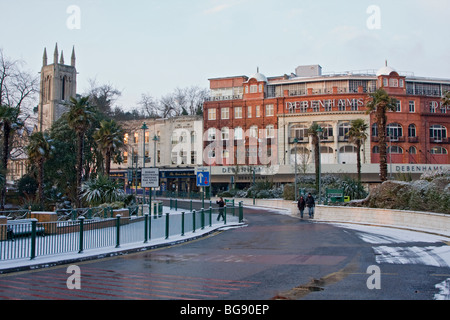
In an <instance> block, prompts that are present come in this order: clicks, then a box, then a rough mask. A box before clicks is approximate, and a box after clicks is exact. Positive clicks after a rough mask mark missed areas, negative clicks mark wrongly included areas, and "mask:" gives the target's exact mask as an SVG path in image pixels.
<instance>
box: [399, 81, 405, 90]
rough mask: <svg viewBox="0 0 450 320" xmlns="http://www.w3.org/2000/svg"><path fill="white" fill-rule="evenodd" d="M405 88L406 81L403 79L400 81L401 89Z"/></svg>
mask: <svg viewBox="0 0 450 320" xmlns="http://www.w3.org/2000/svg"><path fill="white" fill-rule="evenodd" d="M404 87H405V81H404V80H403V79H400V88H404Z"/></svg>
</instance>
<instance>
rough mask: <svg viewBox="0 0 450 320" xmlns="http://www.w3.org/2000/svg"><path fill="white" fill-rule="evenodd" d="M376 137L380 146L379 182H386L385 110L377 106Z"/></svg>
mask: <svg viewBox="0 0 450 320" xmlns="http://www.w3.org/2000/svg"><path fill="white" fill-rule="evenodd" d="M377 110H378V116H377V122H378V136H379V138H380V140H379V146H380V180H381V182H384V181H386V180H387V155H386V154H387V150H386V122H387V119H386V108H385V107H384V106H378V109H377Z"/></svg>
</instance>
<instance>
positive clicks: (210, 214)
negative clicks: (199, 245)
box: [209, 206, 212, 227]
mask: <svg viewBox="0 0 450 320" xmlns="http://www.w3.org/2000/svg"><path fill="white" fill-rule="evenodd" d="M209 226H210V227H212V206H209Z"/></svg>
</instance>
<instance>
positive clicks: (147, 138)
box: [145, 131, 150, 143]
mask: <svg viewBox="0 0 450 320" xmlns="http://www.w3.org/2000/svg"><path fill="white" fill-rule="evenodd" d="M149 142H150V132H148V131H147V132H146V133H145V143H149Z"/></svg>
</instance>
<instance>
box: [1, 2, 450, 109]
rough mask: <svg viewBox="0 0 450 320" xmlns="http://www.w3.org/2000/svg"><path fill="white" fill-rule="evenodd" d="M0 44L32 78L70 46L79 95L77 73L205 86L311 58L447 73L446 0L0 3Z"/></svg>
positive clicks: (339, 66) (128, 95)
mask: <svg viewBox="0 0 450 320" xmlns="http://www.w3.org/2000/svg"><path fill="white" fill-rule="evenodd" d="M0 13H1V17H2V18H1V19H0V48H2V49H3V50H4V53H5V54H6V55H7V56H8V57H11V58H14V59H22V60H24V61H25V62H26V68H27V69H29V70H30V71H31V72H33V73H36V74H37V73H38V72H39V71H40V68H41V65H42V54H43V50H44V47H47V53H48V58H49V63H52V61H53V50H54V47H55V43H56V42H58V47H59V49H60V51H61V50H63V51H64V56H65V61H66V64H70V53H71V51H72V46H75V50H76V56H77V71H78V72H79V75H78V88H77V91H78V93H84V92H85V91H86V90H87V88H88V83H87V82H88V80H89V79H93V78H95V79H96V80H97V82H98V83H99V84H105V83H110V84H112V85H114V86H115V87H117V88H118V89H119V90H121V91H122V92H123V95H122V97H121V99H120V100H119V101H118V102H117V103H118V104H119V105H121V106H123V107H124V108H128V107H133V106H135V105H136V103H137V102H138V101H139V99H140V96H141V94H142V93H147V94H150V95H152V96H154V97H155V98H159V97H161V96H163V95H165V94H167V93H170V92H172V91H173V90H174V89H175V88H176V87H188V86H192V85H197V86H200V87H204V88H207V87H208V86H209V82H208V79H209V78H214V77H222V76H234V75H247V76H251V75H252V74H254V73H255V72H256V68H257V67H259V69H260V72H261V73H263V74H265V75H266V76H277V75H282V74H285V73H286V74H289V73H291V72H294V70H295V68H296V67H297V66H299V65H308V64H320V65H321V66H322V68H323V71H324V72H326V73H328V72H339V71H349V70H363V69H364V70H366V69H379V68H380V67H382V66H383V65H384V63H385V60H386V59H387V60H388V63H389V65H390V66H391V67H393V68H394V69H396V70H397V71H409V72H414V74H415V75H416V76H430V77H440V78H450V63H449V62H450V41H449V38H450V36H449V32H450V31H449V30H450V23H449V21H450V20H449V19H450V0H426V1H425V0H388V1H385V0H370V1H366V0H340V1H336V0H333V1H331V0H277V1H275V0H150V1H149V0H146V1H144V0H127V1H119V0H89V1H87V0H70V1H65V0H15V1H9V0H0Z"/></svg>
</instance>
